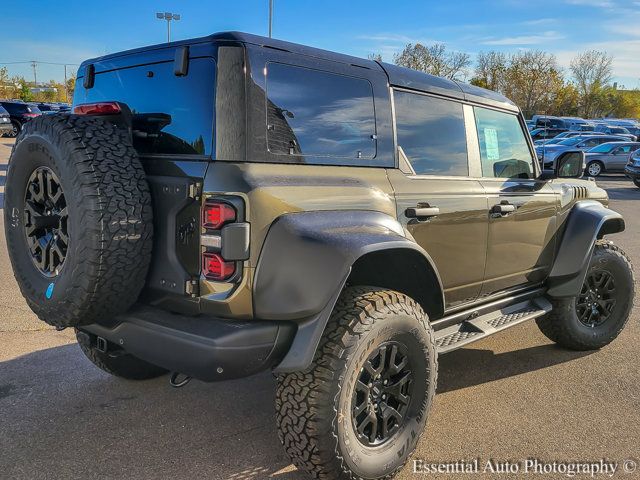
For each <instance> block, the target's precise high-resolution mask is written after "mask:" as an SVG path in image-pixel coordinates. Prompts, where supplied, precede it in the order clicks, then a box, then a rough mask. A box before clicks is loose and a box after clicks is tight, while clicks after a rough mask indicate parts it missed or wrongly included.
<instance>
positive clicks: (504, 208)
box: [491, 203, 516, 216]
mask: <svg viewBox="0 0 640 480" xmlns="http://www.w3.org/2000/svg"><path fill="white" fill-rule="evenodd" d="M515 211H516V206H515V205H512V204H511V203H499V204H497V205H494V206H493V208H492V209H491V213H495V214H498V215H501V216H502V215H508V214H510V213H513V212H515Z"/></svg>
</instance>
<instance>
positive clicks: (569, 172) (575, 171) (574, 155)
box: [555, 150, 585, 178]
mask: <svg viewBox="0 0 640 480" xmlns="http://www.w3.org/2000/svg"><path fill="white" fill-rule="evenodd" d="M584 169H585V154H584V152H583V151H582V150H568V151H566V152H562V153H561V154H560V155H558V158H556V168H555V176H556V178H580V177H582V174H583V172H584Z"/></svg>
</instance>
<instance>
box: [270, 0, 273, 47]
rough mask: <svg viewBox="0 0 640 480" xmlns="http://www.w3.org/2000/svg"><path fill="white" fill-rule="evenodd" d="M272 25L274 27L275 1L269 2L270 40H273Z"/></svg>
mask: <svg viewBox="0 0 640 480" xmlns="http://www.w3.org/2000/svg"><path fill="white" fill-rule="evenodd" d="M272 25H273V0H269V38H271V31H272Z"/></svg>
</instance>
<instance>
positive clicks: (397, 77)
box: [78, 31, 519, 112]
mask: <svg viewBox="0 0 640 480" xmlns="http://www.w3.org/2000/svg"><path fill="white" fill-rule="evenodd" d="M218 41H230V42H239V43H243V44H249V45H256V46H259V47H266V48H274V49H278V50H284V51H287V52H291V53H295V54H299V55H306V56H311V57H315V58H320V59H323V60H330V61H334V62H341V63H347V64H351V65H355V66H358V67H365V68H369V69H372V70H382V71H384V72H385V73H386V74H387V77H388V79H389V83H390V84H391V85H393V86H397V87H401V88H407V89H411V90H419V91H423V92H427V93H435V94H439V95H444V96H448V97H451V98H456V99H460V100H466V101H470V102H475V103H480V104H487V105H490V106H495V107H498V108H504V109H507V110H510V111H514V112H517V111H519V110H518V107H517V106H516V105H515V104H514V103H513V102H512V101H511V100H509V99H508V98H507V97H505V96H503V95H501V94H499V93H497V92H494V91H491V90H487V89H484V88H480V87H476V86H474V85H469V84H467V83H463V82H458V81H455V80H450V79H447V78H442V77H437V76H435V75H429V74H426V73H423V72H419V71H417V70H412V69H409V68H405V67H400V66H397V65H392V64H389V63H384V62H377V61H374V60H367V59H363V58H359V57H353V56H351V55H345V54H342V53H336V52H332V51H329V50H323V49H320V48H315V47H309V46H306V45H301V44H298V43H292V42H286V41H283V40H277V39H274V38H268V37H262V36H259V35H253V34H250V33H243V32H233V31H231V32H219V33H214V34H212V35H208V36H206V37H199V38H193V39H188V40H181V41H177V42H171V43H162V44H157V45H149V46H146V47H141V48H136V49H132V50H126V51H122V52H117V53H112V54H109V55H104V56H101V57H97V58H92V59H89V60H86V61H84V62H83V63H82V65H81V66H80V68H79V71H78V76H82V74H83V71H84V67H85V66H86V65H88V64H92V63H98V62H104V61H105V60H112V59H115V58H118V57H122V56H128V55H136V54H141V53H144V52H149V51H153V50H160V49H165V48H175V47H179V46H187V45H194V44H198V43H210V42H218Z"/></svg>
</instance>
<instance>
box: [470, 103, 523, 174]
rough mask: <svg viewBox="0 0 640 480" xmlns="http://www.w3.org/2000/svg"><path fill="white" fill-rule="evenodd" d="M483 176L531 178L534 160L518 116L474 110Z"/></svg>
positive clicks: (479, 109) (484, 109) (482, 109)
mask: <svg viewBox="0 0 640 480" xmlns="http://www.w3.org/2000/svg"><path fill="white" fill-rule="evenodd" d="M473 110H474V113H475V117H476V129H477V131H478V143H479V144H480V160H481V162H482V176H483V177H496V178H533V157H532V155H531V151H530V150H529V145H528V143H527V139H526V137H525V134H524V131H523V130H522V127H521V126H520V122H519V121H518V117H517V116H516V115H514V114H510V113H503V112H498V111H496V110H490V109H488V108H481V107H474V109H473Z"/></svg>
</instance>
